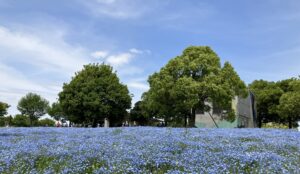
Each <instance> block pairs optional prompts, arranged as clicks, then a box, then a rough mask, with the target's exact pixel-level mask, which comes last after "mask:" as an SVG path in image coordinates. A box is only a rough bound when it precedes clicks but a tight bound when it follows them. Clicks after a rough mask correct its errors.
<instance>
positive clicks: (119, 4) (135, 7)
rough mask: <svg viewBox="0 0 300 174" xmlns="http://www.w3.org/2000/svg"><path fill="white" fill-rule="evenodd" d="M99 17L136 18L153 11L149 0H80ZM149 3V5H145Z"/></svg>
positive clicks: (89, 10)
mask: <svg viewBox="0 0 300 174" xmlns="http://www.w3.org/2000/svg"><path fill="white" fill-rule="evenodd" d="M78 2H79V3H81V4H83V5H84V6H86V7H87V8H88V12H91V13H92V14H93V15H95V16H97V17H102V16H105V17H111V18H115V19H135V18H139V17H141V16H143V15H144V14H146V13H147V12H149V11H151V10H152V8H151V7H150V4H149V2H147V1H133V0H89V1H84V0H81V1H80V0H79V1H78ZM145 3H148V5H145Z"/></svg>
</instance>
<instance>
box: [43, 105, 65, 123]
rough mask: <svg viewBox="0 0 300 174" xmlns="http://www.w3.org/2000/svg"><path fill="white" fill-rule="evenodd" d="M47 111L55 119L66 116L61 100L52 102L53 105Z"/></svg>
mask: <svg viewBox="0 0 300 174" xmlns="http://www.w3.org/2000/svg"><path fill="white" fill-rule="evenodd" d="M47 113H48V114H49V115H50V116H51V117H53V118H54V119H55V120H60V119H62V118H63V117H64V114H63V110H62V107H61V105H60V103H59V102H54V103H52V105H51V107H49V108H48V110H47Z"/></svg>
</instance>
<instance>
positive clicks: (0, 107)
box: [0, 102, 10, 117]
mask: <svg viewBox="0 0 300 174" xmlns="http://www.w3.org/2000/svg"><path fill="white" fill-rule="evenodd" d="M9 107H10V106H9V105H8V104H7V103H4V102H0V117H1V116H4V115H6V114H7V109H8V108H9Z"/></svg>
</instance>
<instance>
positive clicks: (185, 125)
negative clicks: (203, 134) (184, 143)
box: [184, 115, 187, 127]
mask: <svg viewBox="0 0 300 174" xmlns="http://www.w3.org/2000/svg"><path fill="white" fill-rule="evenodd" d="M184 127H187V116H186V115H184Z"/></svg>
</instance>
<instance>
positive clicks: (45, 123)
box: [38, 118, 55, 127]
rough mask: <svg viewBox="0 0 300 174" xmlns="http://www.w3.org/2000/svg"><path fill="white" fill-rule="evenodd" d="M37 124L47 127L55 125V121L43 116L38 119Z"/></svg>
mask: <svg viewBox="0 0 300 174" xmlns="http://www.w3.org/2000/svg"><path fill="white" fill-rule="evenodd" d="M38 125H39V126H43V127H48V126H49V127H53V126H55V121H54V120H51V119H49V118H45V119H42V120H39V121H38Z"/></svg>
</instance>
